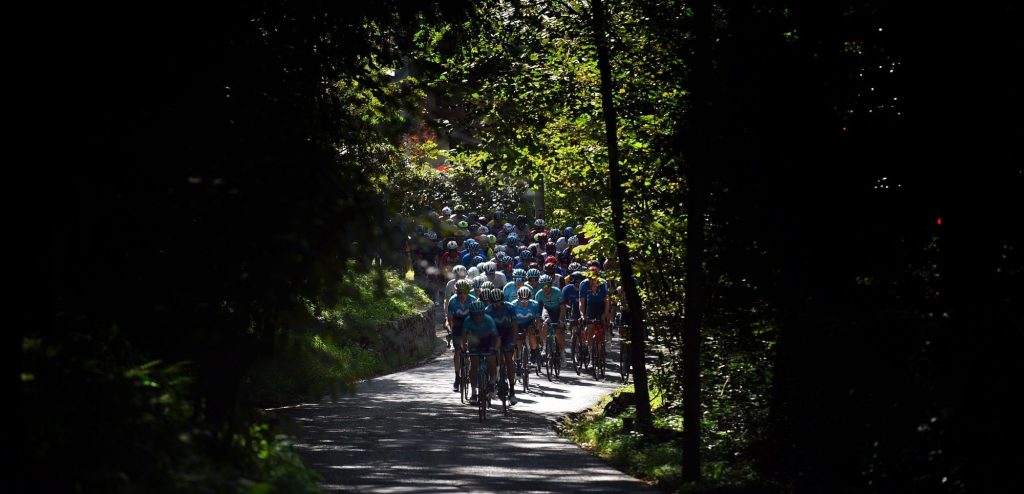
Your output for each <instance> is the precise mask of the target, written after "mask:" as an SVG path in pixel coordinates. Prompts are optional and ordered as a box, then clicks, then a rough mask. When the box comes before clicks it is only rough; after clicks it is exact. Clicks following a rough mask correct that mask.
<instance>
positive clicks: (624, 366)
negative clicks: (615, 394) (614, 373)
mask: <svg viewBox="0 0 1024 494" xmlns="http://www.w3.org/2000/svg"><path fill="white" fill-rule="evenodd" d="M619 376H620V377H621V378H622V383H623V384H625V383H626V382H627V381H629V344H628V343H626V342H625V341H623V342H621V345H620V346H619Z"/></svg>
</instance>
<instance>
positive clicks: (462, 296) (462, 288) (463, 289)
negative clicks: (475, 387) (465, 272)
mask: <svg viewBox="0 0 1024 494" xmlns="http://www.w3.org/2000/svg"><path fill="white" fill-rule="evenodd" d="M471 290H473V283H472V282H470V281H469V280H467V279H461V280H459V281H456V282H455V292H456V293H455V295H452V298H450V299H449V300H448V310H447V311H446V312H445V314H446V317H447V319H448V320H447V325H448V330H449V331H450V332H451V334H452V339H453V340H454V341H462V324H463V322H465V320H466V317H467V316H469V304H470V303H472V302H473V301H474V300H476V297H474V296H472V295H470V293H469V292H470V291H471ZM452 348H453V349H454V350H455V384H454V385H453V389H452V391H454V392H456V393H458V392H459V368H460V365H462V355H461V345H452Z"/></svg>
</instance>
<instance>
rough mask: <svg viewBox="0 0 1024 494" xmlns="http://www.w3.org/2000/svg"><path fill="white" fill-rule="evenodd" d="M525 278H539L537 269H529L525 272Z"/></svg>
mask: <svg viewBox="0 0 1024 494" xmlns="http://www.w3.org/2000/svg"><path fill="white" fill-rule="evenodd" d="M526 277H527V278H540V270H539V269H537V268H530V270H529V271H527V272H526Z"/></svg>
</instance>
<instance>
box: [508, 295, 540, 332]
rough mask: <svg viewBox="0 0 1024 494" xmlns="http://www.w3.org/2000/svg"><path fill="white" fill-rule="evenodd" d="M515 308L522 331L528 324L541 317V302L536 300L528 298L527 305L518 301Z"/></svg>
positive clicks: (517, 321)
mask: <svg viewBox="0 0 1024 494" xmlns="http://www.w3.org/2000/svg"><path fill="white" fill-rule="evenodd" d="M513 309H514V310H515V313H516V323H517V324H519V330H520V331H523V330H525V329H526V327H527V326H528V325H530V324H533V321H535V320H537V318H539V317H540V304H539V303H537V301H536V300H527V301H526V306H525V307H524V306H523V304H522V303H520V302H516V303H515V306H514V307H513Z"/></svg>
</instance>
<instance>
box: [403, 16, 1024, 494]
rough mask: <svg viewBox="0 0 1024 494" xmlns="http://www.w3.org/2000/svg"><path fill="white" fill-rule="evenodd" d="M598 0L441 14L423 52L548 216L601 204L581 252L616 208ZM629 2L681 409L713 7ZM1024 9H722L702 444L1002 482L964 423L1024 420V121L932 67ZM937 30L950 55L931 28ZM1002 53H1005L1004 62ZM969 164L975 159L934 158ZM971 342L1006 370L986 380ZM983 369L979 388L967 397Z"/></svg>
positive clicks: (816, 463) (494, 154) (637, 243)
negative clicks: (690, 221)
mask: <svg viewBox="0 0 1024 494" xmlns="http://www.w3.org/2000/svg"><path fill="white" fill-rule="evenodd" d="M587 7H588V5H587V3H586V2H574V1H550V2H545V1H541V2H532V3H529V4H527V3H523V2H495V3H492V4H488V5H486V6H483V7H479V8H478V9H479V11H481V12H483V13H484V15H482V16H481V18H482V20H480V21H476V22H471V23H464V24H457V23H452V24H450V25H444V26H442V27H441V28H439V29H436V30H434V29H429V28H428V29H424V30H421V33H420V34H418V35H417V40H418V41H419V44H418V45H417V48H418V49H419V50H421V54H419V55H418V56H420V57H421V58H422V59H423V60H426V61H427V62H426V63H425V65H427V69H428V70H425V71H424V73H423V79H424V80H425V81H426V82H427V83H428V84H429V86H430V87H431V88H432V90H433V91H436V92H438V93H439V94H440V95H441V96H440V98H441V100H442V101H444V104H445V105H447V106H448V107H450V108H453V109H456V110H457V111H453V114H454V115H455V116H456V117H457V118H453V119H452V120H451V122H452V123H451V125H452V126H453V127H456V128H457V129H461V130H465V131H466V132H469V133H471V134H472V135H473V136H474V137H476V138H477V140H478V141H480V143H465V144H463V145H462V146H460V147H459V149H460V152H462V153H466V154H468V155H470V156H475V159H473V160H472V161H471V162H472V163H474V164H476V165H477V167H478V172H479V173H481V174H488V175H492V174H495V173H503V174H510V175H512V176H517V177H521V178H523V179H524V180H529V181H530V182H531V183H532V184H535V185H537V186H539V185H540V184H541V183H543V186H544V191H545V198H544V199H545V202H546V203H547V205H548V206H549V207H547V208H546V209H547V210H549V211H551V213H550V214H549V220H550V221H551V222H552V223H555V224H559V223H562V222H566V221H568V222H571V223H572V224H576V223H581V222H585V223H586V224H587V227H586V228H585V231H586V233H587V234H588V237H592V238H593V239H594V240H595V241H594V242H592V244H591V245H588V246H587V247H586V248H584V249H581V253H584V254H585V255H587V256H588V257H598V258H602V257H607V256H608V255H610V254H611V252H612V250H611V243H610V242H609V237H610V235H609V234H608V233H609V232H608V227H607V226H606V225H607V223H609V221H608V220H609V216H610V214H609V209H608V204H607V202H606V199H605V194H604V190H605V188H606V186H607V184H606V183H605V182H604V180H605V178H604V177H605V176H606V175H607V172H606V171H605V170H603V169H602V168H601V167H602V163H604V162H605V160H604V156H603V153H604V149H603V142H602V139H601V134H600V130H601V129H600V114H599V110H600V109H599V106H598V103H599V100H598V98H597V70H596V64H595V57H594V49H593V47H592V46H590V44H589V43H590V40H591V39H592V37H591V36H590V35H589V32H588V30H587V15H589V12H588V8H587ZM609 8H610V10H611V20H610V25H611V28H612V29H613V31H614V35H613V36H612V43H613V47H612V53H613V60H612V66H613V69H614V79H615V86H616V87H617V88H619V90H618V91H617V93H616V100H615V103H616V106H617V108H619V109H620V112H621V115H620V116H621V119H620V128H619V129H618V132H619V139H620V142H622V143H623V144H624V145H623V146H622V147H623V150H624V156H623V160H622V161H623V166H624V167H626V169H627V170H628V172H627V173H626V176H627V177H628V178H629V179H628V180H627V183H626V184H625V189H626V190H625V194H626V198H625V199H626V200H625V202H626V204H625V209H626V214H625V216H626V225H627V230H628V232H627V235H628V241H629V247H630V250H631V252H634V255H635V257H636V260H635V261H636V263H637V265H638V274H637V276H638V278H639V279H638V281H639V283H640V285H641V288H642V296H643V299H644V303H645V308H647V309H648V314H647V317H648V321H647V323H648V327H650V328H651V330H650V331H651V337H652V339H653V340H654V341H655V342H657V343H658V344H660V345H661V349H660V350H659V351H658V352H657V354H658V357H659V359H660V364H659V368H658V376H659V377H658V383H659V385H660V386H663V389H664V391H665V393H666V397H667V398H666V399H667V401H668V402H669V403H672V404H673V405H672V406H676V405H678V402H679V397H680V393H679V392H680V390H679V388H678V387H677V386H676V384H677V383H679V382H681V379H679V376H680V373H681V366H680V361H679V358H678V356H679V355H680V354H681V352H680V343H679V339H680V333H681V330H682V328H681V324H680V323H681V321H682V318H683V317H685V314H684V311H683V300H684V297H685V294H684V293H682V290H681V287H682V279H683V277H684V276H685V272H684V269H683V260H684V258H685V256H686V249H685V242H686V239H685V238H683V232H684V231H685V225H686V222H687V208H686V204H685V199H684V198H685V195H684V192H685V189H686V181H685V173H686V171H687V170H686V167H687V162H686V154H685V153H686V138H687V135H688V133H690V132H692V130H693V129H691V128H690V127H689V121H688V115H687V107H688V105H689V103H690V94H689V93H688V91H687V89H688V81H689V78H690V76H691V74H690V73H689V70H690V69H689V67H688V65H687V60H688V59H689V58H690V57H691V53H692V50H693V46H692V37H691V36H690V32H691V30H692V26H691V24H690V23H691V18H690V15H691V14H690V10H689V5H688V3H687V2H647V1H642V0H637V1H621V2H613V3H612V4H611V5H610V6H609ZM1010 13H1019V8H1017V7H1013V6H1011V5H1010V4H1009V3H1008V2H994V3H993V4H992V5H987V6H985V7H984V8H979V9H978V10H977V11H972V13H971V14H969V17H971V18H972V19H975V18H977V19H979V20H980V19H982V18H987V17H986V16H989V15H991V16H993V17H998V18H999V21H997V24H999V25H1000V26H1003V29H1001V30H994V29H985V31H984V32H983V33H981V32H978V33H974V31H972V33H974V34H977V36H975V37H973V38H970V39H967V38H964V37H956V38H955V39H954V38H951V37H949V36H945V35H943V34H942V33H941V32H940V31H939V30H938V28H937V27H936V26H940V25H960V26H963V23H962V22H960V21H959V20H957V19H955V16H956V14H953V13H952V12H951V11H945V10H941V9H940V10H937V9H930V8H927V7H926V6H922V5H917V4H915V3H913V2H911V3H905V2H904V3H898V4H890V3H885V2H868V3H863V2H840V3H839V4H834V3H833V4H817V3H813V4H808V3H800V2H786V1H781V2H759V3H753V4H750V3H737V2H732V3H729V2H725V3H717V4H716V5H715V14H714V16H715V19H714V21H715V22H714V30H715V32H714V39H715V40H716V41H715V43H714V46H713V52H712V57H713V59H714V70H713V73H712V74H711V77H712V80H713V84H712V87H714V92H713V93H712V94H710V95H706V96H707V97H708V99H709V100H710V102H711V104H712V106H711V108H712V109H713V115H712V117H713V119H712V121H711V122H710V123H709V127H708V128H707V129H705V132H706V134H705V135H707V136H708V138H709V139H710V142H709V144H708V145H709V147H710V149H711V150H712V158H713V161H712V163H711V164H710V171H711V174H710V177H709V178H710V180H711V182H710V194H709V198H708V206H709V210H708V217H707V220H708V221H707V224H708V252H707V254H708V262H707V270H708V274H709V284H710V286H709V287H708V288H709V301H708V314H707V318H706V329H705V336H706V337H707V338H706V339H705V340H704V342H703V343H702V345H704V358H703V360H702V362H701V369H702V375H703V380H702V383H703V389H704V392H703V396H704V399H705V400H706V401H705V403H704V404H703V405H704V407H705V414H706V416H707V417H709V419H708V421H707V422H706V423H705V424H704V425H705V427H707V428H708V431H709V434H708V435H707V436H706V437H705V438H704V441H705V445H708V444H711V445H714V446H715V448H722V449H728V450H730V452H731V453H739V454H742V455H750V456H751V457H752V458H754V459H755V460H756V462H755V464H756V466H757V473H758V474H759V475H763V476H765V477H766V478H768V479H771V480H772V481H773V482H778V483H780V484H781V485H786V486H789V487H790V488H794V489H806V490H811V491H813V490H840V489H857V488H868V489H878V490H881V491H885V492H904V491H917V492H923V491H934V490H939V491H943V492H963V491H965V490H968V489H973V490H978V489H980V490H986V488H995V486H996V485H997V481H996V480H995V479H996V478H998V475H997V474H995V472H996V471H998V470H999V469H998V468H996V467H995V466H993V465H1005V462H1006V459H1005V458H997V457H994V456H992V455H991V454H989V453H988V452H987V451H988V450H987V449H986V448H984V447H980V446H979V445H980V444H983V443H981V442H977V443H976V442H973V441H971V440H968V439H967V437H968V436H969V434H968V432H967V431H968V430H969V429H970V427H969V425H968V424H971V423H973V422H974V421H976V420H984V421H986V423H987V422H993V423H995V424H999V425H997V426H996V428H994V429H993V430H997V429H998V428H999V427H1005V426H1006V424H1007V422H1006V419H1007V416H1006V414H1005V413H1004V412H1002V411H1000V410H1003V409H1004V408H1003V407H1001V406H999V402H1000V400H999V395H1000V393H999V392H998V391H996V390H997V389H999V387H1001V386H1007V385H1008V383H1007V382H1006V381H1005V377H1004V376H1007V375H1011V374H1012V373H1007V372H1006V370H1005V369H1003V368H1004V367H1005V366H1006V365H1008V363H1009V362H1013V361H1015V359H1013V358H1012V357H1010V356H1008V355H1006V354H1005V353H1004V350H1002V349H1005V348H1009V347H1016V346H1017V345H1016V344H1012V343H1011V341H1012V340H1013V337H1012V336H1010V335H1012V334H1016V333H1015V332H1013V331H1009V330H1008V328H1012V327H1017V326H1020V325H1021V323H1020V317H1021V316H1020V314H1019V313H1018V312H1017V311H1015V310H1014V309H1012V304H1010V303H1009V301H1010V300H1012V299H1014V298H1015V297H1013V296H1011V294H1019V292H1020V290H1019V286H1020V273H1021V269H1020V265H1021V264H1020V256H1019V255H1017V254H1014V253H1018V254H1019V240H1018V239H1015V238H1013V234H1012V233H1010V232H1012V231H1019V230H1020V228H1019V226H1018V225H1020V218H1018V217H1016V216H1014V213H1011V211H1015V210H1016V209H1019V208H1015V207H1014V204H1012V199H1011V198H1012V197H1015V195H1019V190H1021V187H1022V184H1021V177H1024V174H1022V173H1021V170H1020V166H1019V164H1014V163H1013V162H1012V160H1011V159H1010V156H1011V155H1013V153H1012V152H1011V151H1009V150H1008V148H1007V147H1006V144H1005V143H1007V142H1013V140H1014V139H1013V137H1012V134H1013V132H1014V131H1013V130H1011V129H1019V125H1016V124H1014V123H1013V122H1011V121H1009V120H1007V119H1006V118H1005V117H1002V116H994V115H988V114H984V115H982V110H978V109H979V108H983V107H984V106H978V105H975V104H966V105H964V106H957V107H956V108H955V109H954V108H950V107H948V106H946V105H944V104H938V103H937V102H940V101H948V94H947V95H945V96H944V94H945V93H943V90H942V89H941V88H942V87H948V85H945V84H935V81H934V79H933V76H932V75H931V74H935V73H939V72H943V73H945V72H946V70H947V68H948V67H949V63H948V61H947V60H945V59H944V56H945V55H942V53H948V54H950V56H952V57H953V58H955V59H957V60H961V61H963V62H964V63H967V64H968V65H970V66H972V67H977V66H979V64H975V63H971V62H968V60H970V59H971V56H970V55H968V53H972V51H970V50H967V49H966V47H968V46H970V47H976V48H978V50H977V52H978V53H981V52H985V53H987V52H988V48H985V49H982V48H981V47H982V46H984V47H991V48H992V49H993V50H994V51H995V53H999V54H1001V55H999V56H1004V57H1005V56H1009V53H1010V50H1009V48H1008V47H1010V46H1012V45H1013V43H1012V42H1011V40H1010V37H1009V36H1008V35H1007V33H1009V32H1012V29H1009V28H1008V27H1007V26H1008V25H1009V24H1006V23H1007V22H1008V21H1007V20H1006V19H1007V18H1008V17H1009V16H1008V15H1007V14H1010ZM921 16H923V17H925V18H926V19H928V20H929V22H926V23H924V24H922V23H921V22H919V18H920V17H921ZM977 25H978V26H981V25H984V23H983V22H982V23H979V24H977ZM936 39H941V41H939V42H938V45H939V46H941V47H942V49H943V50H945V51H943V50H938V51H937V50H936V47H935V46H934V45H932V44H931V42H930V41H925V40H936ZM993 57H996V56H995V55H993ZM997 59H998V58H992V59H991V61H992V63H991V64H988V63H986V64H985V65H986V68H985V69H984V71H985V72H986V73H988V74H990V75H992V76H993V77H992V78H991V79H989V80H998V81H1006V80H1008V79H1006V76H1007V73H1006V69H1005V67H1006V65H1005V64H1003V63H999V62H996V61H995V60H997ZM986 60H987V58H986ZM979 70H982V69H979ZM954 72H956V74H955V75H951V77H953V78H954V79H956V80H957V81H959V83H960V84H962V85H963V86H965V87H970V88H971V92H970V93H958V94H963V95H964V97H967V95H970V97H971V98H973V97H978V98H980V99H982V100H983V101H986V102H989V104H990V105H991V106H988V108H996V107H1000V104H1002V103H1001V102H1006V101H1017V102H1019V98H1015V97H1014V96H1013V95H1012V94H1011V93H1012V90H1011V89H1010V88H1011V87H1012V84H1008V83H1005V82H999V83H996V84H995V85H996V86H997V87H996V88H995V90H994V91H993V92H989V91H987V90H986V89H984V88H982V87H980V84H978V83H977V82H976V81H978V80H980V79H974V78H970V77H968V76H967V75H966V74H968V73H969V72H970V71H960V72H957V71H954ZM922 95H927V96H922ZM967 108H970V110H968V109H967ZM954 116H955V117H956V118H957V119H959V120H956V119H953V117H954ZM968 122H985V124H984V125H983V128H984V129H987V130H985V131H982V130H980V127H975V126H973V124H971V123H968ZM984 132H992V133H994V134H995V135H998V136H999V137H998V138H996V139H994V140H993V139H987V138H985V139H982V137H981V136H982V134H983V133H984ZM967 136H973V137H975V138H978V139H979V140H977V141H971V140H970V139H967V140H965V137H967ZM969 142H985V143H991V148H990V147H989V146H988V145H982V146H978V145H975V144H968V143H969ZM947 150H953V151H955V152H954V153H953V154H950V153H947ZM1018 161H1019V160H1018ZM966 163H971V164H972V166H973V165H977V166H978V167H979V168H977V169H973V168H972V171H971V172H969V173H968V172H965V173H962V174H961V173H954V174H951V173H944V172H939V171H937V170H938V168H936V167H937V166H938V165H939V164H941V165H942V166H944V167H946V168H947V169H951V170H952V169H958V170H962V169H963V166H964V164H966ZM961 180H965V182H961ZM1015 191H1016V192H1015ZM953 217H955V218H957V220H951V218H953ZM943 220H945V221H943ZM954 224H955V225H956V226H951V225H954ZM1011 273H1016V274H1011ZM612 278H614V275H612ZM1010 280H1016V281H1010ZM1017 298H1019V297H1017ZM965 334H972V335H977V336H976V337H972V338H966V337H964V336H962V335H965ZM954 335H961V336H954ZM968 339H969V341H970V344H969V345H966V346H965V343H967V340H968ZM881 349H884V350H881ZM868 355H871V356H874V355H880V356H879V358H871V359H870V365H866V364H865V360H866V359H865V356H868ZM954 362H959V363H960V364H963V365H966V364H967V363H970V365H973V366H983V367H984V368H986V369H989V370H990V371H991V372H992V375H994V376H997V377H995V378H993V379H974V380H970V379H968V378H966V377H964V376H962V375H959V374H958V373H956V372H952V371H950V370H948V366H951V365H953V363H954ZM997 362H999V363H997ZM978 381H985V382H986V384H984V385H981V391H982V392H981V393H980V395H978V396H977V397H976V399H977V400H979V402H981V403H985V404H986V405H984V406H981V407H975V406H974V405H972V402H973V401H974V400H975V398H968V395H971V396H973V395H974V393H965V392H964V390H965V389H967V387H969V386H971V385H972V384H968V383H969V382H970V383H977V382H978ZM906 390H913V392H907V391H906ZM981 410H986V411H984V412H983V411H981ZM725 431H734V433H731V434H730V433H726V432H725ZM720 434H726V435H725V436H719V435H720ZM986 437H987V438H988V439H989V440H992V441H996V442H1001V441H1003V440H1004V439H1002V438H999V437H996V436H995V435H994V434H993V435H987V436H986ZM723 438H726V439H723ZM824 438H828V439H824ZM969 452H970V453H969ZM708 454H712V453H710V452H709V453H708ZM972 458H976V459H972ZM982 458H984V459H982ZM997 490H998V489H997Z"/></svg>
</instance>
